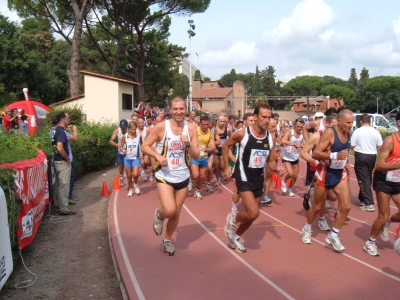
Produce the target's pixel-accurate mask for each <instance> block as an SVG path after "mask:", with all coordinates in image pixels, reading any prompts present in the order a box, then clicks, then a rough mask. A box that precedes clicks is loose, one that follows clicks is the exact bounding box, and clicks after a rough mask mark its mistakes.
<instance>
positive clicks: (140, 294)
mask: <svg viewBox="0 0 400 300" xmlns="http://www.w3.org/2000/svg"><path fill="white" fill-rule="evenodd" d="M117 201H118V191H116V192H115V196H114V207H113V209H114V225H115V235H116V236H117V239H118V244H119V248H120V249H121V253H122V257H123V259H124V262H125V266H126V268H127V270H128V273H129V277H130V279H131V282H132V284H133V287H134V289H135V292H136V295H137V296H138V298H139V300H146V298H145V297H144V295H143V292H142V289H141V288H140V285H139V282H138V281H137V279H136V276H135V273H134V272H133V269H132V265H131V262H130V261H129V257H128V254H127V253H126V249H125V245H124V241H123V240H122V237H121V232H120V230H119V223H118V213H117Z"/></svg>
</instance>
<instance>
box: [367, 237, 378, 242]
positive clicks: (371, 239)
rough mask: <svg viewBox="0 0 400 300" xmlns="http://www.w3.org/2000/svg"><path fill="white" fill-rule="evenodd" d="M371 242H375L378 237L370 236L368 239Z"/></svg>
mask: <svg viewBox="0 0 400 300" xmlns="http://www.w3.org/2000/svg"><path fill="white" fill-rule="evenodd" d="M368 240H369V241H370V242H372V243H375V241H376V239H373V238H372V237H369V239H368Z"/></svg>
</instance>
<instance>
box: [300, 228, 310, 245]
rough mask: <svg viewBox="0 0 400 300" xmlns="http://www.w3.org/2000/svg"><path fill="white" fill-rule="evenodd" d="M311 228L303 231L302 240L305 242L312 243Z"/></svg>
mask: <svg viewBox="0 0 400 300" xmlns="http://www.w3.org/2000/svg"><path fill="white" fill-rule="evenodd" d="M311 234H312V231H311V230H307V229H304V228H303V230H302V231H301V241H302V242H303V243H304V244H311Z"/></svg>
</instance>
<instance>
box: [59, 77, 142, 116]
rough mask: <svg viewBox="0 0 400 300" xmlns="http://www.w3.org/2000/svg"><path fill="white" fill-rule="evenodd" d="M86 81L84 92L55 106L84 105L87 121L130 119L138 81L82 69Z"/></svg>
mask: <svg viewBox="0 0 400 300" xmlns="http://www.w3.org/2000/svg"><path fill="white" fill-rule="evenodd" d="M81 73H82V74H83V81H84V91H85V92H84V94H82V95H79V96H77V97H73V98H70V99H66V100H63V101H60V102H57V103H54V104H53V105H54V106H61V107H67V106H69V107H72V106H75V105H78V106H82V110H83V112H84V114H85V116H86V120H87V121H94V122H118V121H119V120H121V119H128V120H129V119H130V118H131V115H132V112H133V107H134V99H133V95H134V92H133V88H134V86H135V85H139V83H137V82H133V81H128V80H125V79H121V78H117V77H112V76H106V75H101V74H97V73H92V72H88V71H81Z"/></svg>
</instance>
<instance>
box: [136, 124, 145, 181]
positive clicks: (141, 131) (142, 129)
mask: <svg viewBox="0 0 400 300" xmlns="http://www.w3.org/2000/svg"><path fill="white" fill-rule="evenodd" d="M145 131H146V130H145V127H144V119H143V118H142V117H139V118H138V119H137V129H136V132H137V135H138V136H139V137H140V138H141V140H142V141H144V138H143V134H144V135H146V133H145ZM141 156H142V157H141V162H140V166H142V164H143V154H142V153H141ZM140 176H141V177H142V180H143V181H146V180H147V175H146V173H145V169H144V168H142V172H141V173H140Z"/></svg>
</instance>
